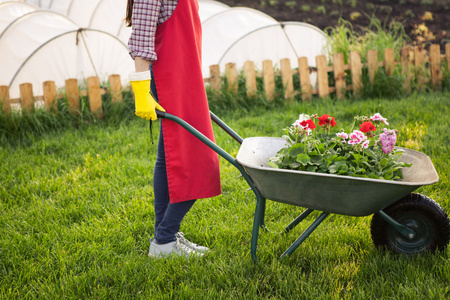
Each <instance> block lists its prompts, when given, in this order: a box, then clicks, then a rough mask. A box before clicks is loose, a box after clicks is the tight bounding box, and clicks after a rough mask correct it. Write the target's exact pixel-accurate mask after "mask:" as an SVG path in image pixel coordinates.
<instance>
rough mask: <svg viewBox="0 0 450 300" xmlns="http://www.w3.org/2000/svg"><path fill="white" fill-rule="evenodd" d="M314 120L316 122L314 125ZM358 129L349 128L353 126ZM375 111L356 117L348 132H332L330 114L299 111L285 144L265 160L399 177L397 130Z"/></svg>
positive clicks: (326, 170)
mask: <svg viewBox="0 0 450 300" xmlns="http://www.w3.org/2000/svg"><path fill="white" fill-rule="evenodd" d="M315 120H317V121H318V126H319V128H320V129H319V128H317V126H316V122H315ZM356 124H358V125H359V129H355V130H354V129H353V128H354V127H355V125H356ZM387 125H389V123H388V122H387V120H386V118H383V117H382V116H381V115H380V114H379V113H376V114H374V115H373V116H372V117H370V118H369V117H366V116H357V117H355V120H354V122H353V126H352V129H351V130H350V132H349V133H347V132H345V131H344V130H342V129H341V130H338V131H336V130H335V128H336V126H337V123H336V121H335V119H334V117H331V116H328V115H322V116H320V117H319V116H318V115H311V116H309V115H306V114H301V115H300V116H299V119H298V120H296V121H295V122H294V123H293V124H292V125H291V126H290V127H289V128H287V129H285V131H286V133H287V135H284V136H283V137H284V138H285V139H286V140H287V142H288V144H287V146H286V147H284V148H282V149H281V150H279V151H278V153H277V154H276V156H275V157H271V158H270V159H269V163H268V164H269V165H270V166H272V167H274V168H280V169H291V170H300V171H308V172H319V173H329V174H335V175H347V176H355V177H366V178H374V179H386V180H395V179H401V178H402V177H403V176H402V172H401V170H400V169H401V168H403V167H410V166H411V164H407V163H405V162H400V161H398V160H399V158H400V157H401V156H402V154H403V152H404V151H403V150H401V149H397V148H394V146H395V143H396V141H397V131H396V130H394V129H388V128H386V127H387Z"/></svg>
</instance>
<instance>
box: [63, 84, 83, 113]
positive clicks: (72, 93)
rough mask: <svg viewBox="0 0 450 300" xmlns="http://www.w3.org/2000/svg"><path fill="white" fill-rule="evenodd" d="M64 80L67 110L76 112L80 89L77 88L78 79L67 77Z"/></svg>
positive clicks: (78, 108) (78, 106)
mask: <svg viewBox="0 0 450 300" xmlns="http://www.w3.org/2000/svg"><path fill="white" fill-rule="evenodd" d="M65 82H66V95H67V102H68V105H69V111H70V112H72V113H75V114H78V113H79V112H80V91H79V90H78V80H76V79H67V80H66V81H65Z"/></svg>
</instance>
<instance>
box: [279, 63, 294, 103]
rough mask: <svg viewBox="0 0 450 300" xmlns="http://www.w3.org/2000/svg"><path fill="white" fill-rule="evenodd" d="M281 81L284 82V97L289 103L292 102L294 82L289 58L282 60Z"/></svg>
mask: <svg viewBox="0 0 450 300" xmlns="http://www.w3.org/2000/svg"><path fill="white" fill-rule="evenodd" d="M280 67H281V68H280V69H281V81H282V82H283V88H284V97H285V99H286V100H287V102H292V100H293V99H294V83H293V80H292V69H291V61H290V60H289V58H283V59H281V60H280Z"/></svg>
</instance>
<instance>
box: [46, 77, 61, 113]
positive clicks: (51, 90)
mask: <svg viewBox="0 0 450 300" xmlns="http://www.w3.org/2000/svg"><path fill="white" fill-rule="evenodd" d="M42 90H43V91H44V106H45V109H46V110H47V111H49V110H50V109H52V108H53V109H54V110H57V109H58V105H57V100H56V85H55V82H54V81H44V82H43V83H42Z"/></svg>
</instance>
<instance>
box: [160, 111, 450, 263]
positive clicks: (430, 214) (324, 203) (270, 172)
mask: <svg viewBox="0 0 450 300" xmlns="http://www.w3.org/2000/svg"><path fill="white" fill-rule="evenodd" d="M157 115H158V117H159V118H165V119H168V120H171V121H174V122H176V123H177V124H179V125H180V126H182V127H183V128H185V129H186V130H187V131H188V132H190V133H191V134H193V135H194V136H195V137H196V138H198V139H199V140H200V141H202V142H203V143H204V144H206V145H207V146H208V147H210V148H211V149H212V150H214V151H215V152H217V153H218V155H220V156H221V157H223V158H224V159H225V160H227V161H228V162H229V163H231V164H232V165H233V166H235V167H236V168H237V169H238V170H239V172H240V173H241V174H242V177H243V178H244V179H245V180H246V182H247V183H248V185H249V186H250V188H251V190H252V191H253V193H254V194H255V196H256V208H255V215H254V221H253V231H252V239H251V249H250V250H251V256H252V260H253V261H254V262H255V263H256V262H257V261H258V259H257V255H256V249H257V244H258V235H259V229H260V228H263V229H266V226H265V223H264V215H265V209H266V200H271V201H275V202H280V203H285V204H290V205H295V206H299V207H303V208H305V210H304V211H303V212H302V213H301V214H300V215H299V216H298V217H297V218H296V219H294V220H293V221H292V222H291V223H290V224H289V225H288V226H287V227H286V228H285V230H284V232H285V233H287V232H289V231H291V230H292V229H293V228H294V227H295V226H297V225H298V224H299V223H300V222H302V221H303V220H305V219H306V217H308V215H310V214H311V213H312V212H313V211H320V212H321V214H320V215H319V216H318V217H317V218H316V219H315V220H314V221H313V222H312V223H311V224H310V226H309V227H308V228H307V229H306V230H305V231H304V232H303V233H302V234H301V235H300V236H299V237H298V238H297V239H296V240H295V241H294V242H293V243H292V245H291V246H290V247H288V248H287V249H286V251H285V252H284V253H283V254H282V255H281V256H280V259H282V258H284V257H286V256H289V255H291V254H292V253H293V252H294V251H295V250H296V249H297V248H298V247H299V246H300V245H301V244H302V243H303V242H304V241H305V240H306V239H307V238H308V237H309V236H310V235H311V233H312V232H313V231H314V230H315V229H317V228H318V226H319V225H320V224H321V223H322V222H323V221H324V220H325V218H326V217H327V216H329V215H330V214H341V215H348V216H368V215H372V214H373V217H372V222H371V236H372V240H373V242H374V244H375V246H377V247H380V248H383V247H384V248H388V249H389V250H392V251H393V252H396V253H404V254H416V253H420V252H423V251H428V250H431V251H434V250H439V251H443V250H444V249H445V248H446V247H447V246H448V243H449V241H450V220H449V218H448V215H447V213H446V212H445V211H444V210H443V209H442V207H441V206H440V205H439V204H438V203H437V202H436V201H434V200H432V199H431V198H429V197H427V196H425V195H421V194H416V193H412V192H413V191H414V190H416V189H417V188H419V187H421V186H424V185H431V184H434V183H436V182H438V181H439V176H438V174H437V172H436V170H435V168H434V166H433V163H432V162H431V159H430V158H429V157H428V156H427V155H426V154H423V153H421V152H418V151H414V150H410V149H404V148H402V149H403V150H404V151H405V152H404V154H403V155H402V157H401V159H400V160H401V161H404V162H407V163H412V166H411V167H409V168H404V169H402V173H403V179H402V180H400V181H390V180H383V179H370V178H360V177H351V176H343V175H332V174H323V173H314V172H304V171H294V170H284V169H275V168H272V167H270V166H268V164H267V162H268V160H269V158H270V157H273V156H275V155H276V153H277V152H278V150H280V149H281V148H283V147H284V146H285V145H286V140H285V139H283V138H274V137H250V138H246V139H243V138H241V137H240V136H239V135H238V134H237V133H236V132H234V131H233V130H232V129H231V128H230V127H229V126H228V125H226V124H225V123H224V122H223V121H222V120H220V119H219V118H218V117H217V116H216V115H215V114H213V113H212V112H210V115H211V119H212V120H213V121H214V122H215V123H216V124H217V125H218V126H219V127H220V128H222V129H223V130H224V131H225V132H226V133H228V135H230V136H231V137H232V138H233V139H235V140H236V141H237V142H238V143H239V144H241V146H240V148H239V151H238V154H237V156H236V158H234V157H233V156H231V155H230V154H228V153H227V152H226V151H224V150H223V149H222V148H220V147H219V146H218V145H217V144H215V143H214V142H212V141H211V140H210V139H208V138H207V137H206V136H204V135H203V134H202V133H201V132H199V131H198V130H197V129H195V128H194V127H192V126H191V125H190V124H188V123H187V122H185V121H184V120H182V119H181V118H179V117H177V116H174V115H171V114H169V113H166V112H161V111H157Z"/></svg>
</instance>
